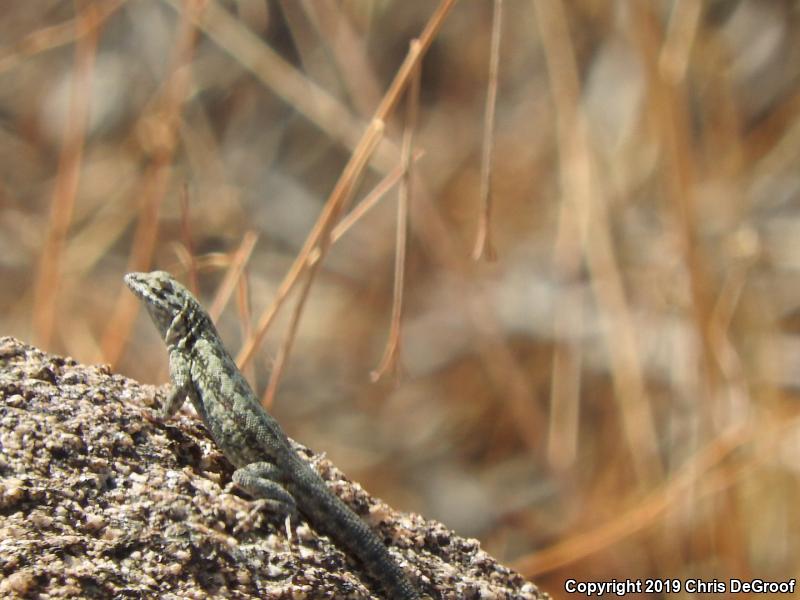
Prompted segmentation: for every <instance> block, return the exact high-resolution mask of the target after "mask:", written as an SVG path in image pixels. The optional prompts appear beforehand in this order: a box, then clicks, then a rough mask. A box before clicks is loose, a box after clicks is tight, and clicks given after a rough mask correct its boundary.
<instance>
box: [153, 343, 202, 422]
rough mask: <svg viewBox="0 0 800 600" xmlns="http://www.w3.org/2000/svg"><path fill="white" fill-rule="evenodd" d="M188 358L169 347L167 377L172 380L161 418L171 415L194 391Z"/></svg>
mask: <svg viewBox="0 0 800 600" xmlns="http://www.w3.org/2000/svg"><path fill="white" fill-rule="evenodd" d="M190 366H191V365H190V363H189V359H188V358H187V357H186V355H185V354H183V353H181V352H180V351H178V350H177V349H174V348H171V349H170V352H169V378H170V380H171V382H172V385H171V386H170V391H169V395H168V396H167V401H166V402H165V403H164V405H163V406H162V407H161V410H160V413H161V417H162V418H163V419H168V418H170V417H171V416H173V415H174V414H175V413H176V412H178V410H179V409H180V407H181V406H183V403H184V402H186V399H187V398H188V397H189V396H190V395H191V394H192V393H194V387H193V385H192V377H191V373H190Z"/></svg>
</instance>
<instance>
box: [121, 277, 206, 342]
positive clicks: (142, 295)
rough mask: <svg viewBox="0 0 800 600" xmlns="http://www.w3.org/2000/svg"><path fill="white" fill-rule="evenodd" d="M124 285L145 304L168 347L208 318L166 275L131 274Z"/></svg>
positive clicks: (186, 291)
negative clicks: (193, 326)
mask: <svg viewBox="0 0 800 600" xmlns="http://www.w3.org/2000/svg"><path fill="white" fill-rule="evenodd" d="M125 285H127V286H128V287H129V288H130V290H131V291H132V292H133V293H134V294H135V295H136V296H137V297H138V298H139V299H140V300H142V301H143V302H144V305H145V307H146V308H147V312H148V313H150V318H151V319H152V320H153V323H155V326H156V328H157V329H158V331H159V333H161V336H162V337H163V338H164V340H165V341H166V342H167V343H170V342H172V341H174V340H177V339H179V338H181V337H183V336H184V335H186V334H187V333H188V332H189V331H190V330H191V329H192V322H193V321H194V320H196V319H198V318H200V319H202V318H204V317H205V311H203V309H202V308H201V306H200V304H199V303H198V302H197V300H195V299H194V296H192V294H191V293H190V292H189V290H187V289H186V288H185V287H183V286H182V285H181V284H180V283H178V282H177V281H176V280H175V279H174V278H173V277H172V275H170V274H169V273H167V272H166V271H152V272H151V273H128V274H127V275H125Z"/></svg>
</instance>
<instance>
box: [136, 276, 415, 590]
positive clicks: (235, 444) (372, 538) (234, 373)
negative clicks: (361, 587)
mask: <svg viewBox="0 0 800 600" xmlns="http://www.w3.org/2000/svg"><path fill="white" fill-rule="evenodd" d="M124 281H125V284H126V285H127V286H128V287H129V288H130V290H131V291H132V292H133V293H134V295H135V296H137V297H138V298H139V299H140V300H141V301H142V302H143V304H144V306H145V307H146V309H147V312H148V313H149V314H150V317H151V319H152V321H153V323H154V324H155V326H156V328H157V329H158V331H159V333H160V334H161V337H162V338H163V340H164V343H165V344H166V346H167V350H168V353H169V373H170V380H171V385H170V391H169V393H168V395H167V398H166V402H165V403H164V404H163V406H162V407H161V410H160V416H161V418H164V419H167V418H169V417H171V416H173V415H174V414H175V413H176V412H177V411H178V410H179V409H180V407H181V406H182V405H183V403H184V402H185V400H186V399H187V398H188V399H189V400H190V401H191V402H192V404H193V405H194V408H195V410H196V411H197V414H198V415H199V416H200V418H201V419H202V421H203V423H204V425H205V427H206V429H207V430H208V431H209V433H210V434H211V437H212V438H213V439H214V441H215V442H216V444H217V445H218V446H219V448H220V449H221V450H222V452H223V454H224V455H225V457H226V458H227V459H228V460H229V461H230V462H231V463H232V464H233V465H234V466H235V467H236V470H235V471H234V473H233V481H234V483H235V484H236V485H237V486H239V487H240V488H241V489H243V490H244V491H246V492H247V493H248V494H250V495H251V496H253V497H254V498H258V499H262V500H263V501H264V503H266V504H268V505H269V506H270V507H271V508H273V509H274V510H276V511H279V512H281V513H282V514H285V515H288V516H289V518H291V516H296V515H297V514H298V511H299V513H300V514H302V515H303V516H304V517H305V518H306V519H307V520H308V522H309V523H310V524H311V525H312V526H313V527H314V528H315V529H316V530H318V531H320V532H322V533H325V534H327V535H328V536H329V537H330V538H331V539H332V540H333V542H334V543H335V544H336V545H337V546H339V547H340V548H342V549H343V550H345V552H346V553H349V554H350V555H352V556H355V557H356V558H357V559H358V560H359V561H360V562H361V564H363V565H364V567H365V568H366V571H367V572H368V573H369V574H370V575H372V577H373V578H374V579H376V580H377V581H378V582H380V584H381V585H382V586H383V588H384V589H385V591H386V592H387V593H388V594H389V597H390V598H392V599H397V600H420V595H419V593H418V591H417V590H416V589H415V587H414V586H413V585H412V584H411V582H410V580H409V579H408V577H407V576H406V574H405V572H404V571H403V569H402V568H401V567H400V565H399V564H398V563H397V561H396V560H395V559H394V558H393V557H392V555H391V554H390V553H389V551H388V549H387V548H386V546H385V545H384V543H383V541H382V540H381V539H380V538H379V537H378V536H377V535H376V534H375V532H373V531H372V529H370V528H369V527H368V526H367V524H366V523H365V522H364V521H362V520H361V518H360V517H359V516H358V515H357V514H356V513H355V512H353V511H352V510H351V509H350V508H349V507H348V506H347V505H346V504H345V503H344V502H342V500H341V499H339V497H338V496H336V495H335V494H333V493H332V492H331V491H330V490H329V489H328V487H327V486H326V484H325V482H324V481H323V479H322V478H321V477H320V476H319V475H318V474H317V472H316V471H315V470H314V469H312V468H311V466H310V465H309V464H308V463H307V462H306V461H305V460H304V459H303V458H301V457H300V455H298V454H297V452H296V451H295V450H294V449H293V448H292V446H291V444H290V442H289V438H288V437H287V436H286V434H285V433H284V432H283V429H282V428H281V426H280V425H279V424H278V422H277V421H276V420H275V419H274V418H273V417H272V416H271V415H270V414H269V413H268V412H267V411H266V410H265V409H264V407H262V406H261V404H260V403H259V401H258V399H257V398H256V396H255V394H254V393H253V390H252V388H251V387H250V384H249V383H248V382H247V380H246V379H245V378H244V376H243V375H242V374H241V372H240V371H239V369H238V368H237V366H236V363H235V362H234V360H233V358H232V357H231V355H230V354H229V353H228V351H227V350H226V349H225V346H224V345H223V343H222V340H221V338H220V336H219V334H218V333H217V329H216V327H215V326H214V324H213V323H212V321H211V317H209V315H208V313H207V312H206V311H205V309H203V307H202V306H201V305H200V303H199V302H198V301H197V299H195V297H194V296H193V295H192V294H191V292H189V290H187V289H186V288H185V287H184V286H183V285H181V284H180V283H179V282H178V281H176V280H175V279H174V278H173V277H172V276H171V275H170V274H169V273H167V272H166V271H153V272H150V273H128V274H127V275H125V278H124Z"/></svg>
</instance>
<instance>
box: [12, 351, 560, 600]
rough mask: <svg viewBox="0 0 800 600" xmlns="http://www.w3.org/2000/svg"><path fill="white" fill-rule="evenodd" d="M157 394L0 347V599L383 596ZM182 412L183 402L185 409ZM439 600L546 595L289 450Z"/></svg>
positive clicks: (470, 546)
mask: <svg viewBox="0 0 800 600" xmlns="http://www.w3.org/2000/svg"><path fill="white" fill-rule="evenodd" d="M162 399H163V394H162V392H161V391H160V390H159V388H155V387H153V386H145V385H141V384H139V383H137V382H135V381H133V380H131V379H127V378H125V377H122V376H120V375H115V374H112V373H111V372H110V369H109V368H108V367H105V366H85V365H81V364H78V363H77V362H75V361H74V360H72V359H69V358H62V357H58V356H51V355H48V354H45V353H43V352H41V351H40V350H37V349H36V348H32V347H30V346H27V345H25V344H23V343H21V342H19V341H18V340H16V339H14V338H8V337H6V338H0V596H2V597H3V598H39V597H48V598H156V597H157V598H163V599H173V598H175V599H177V598H198V599H199V598H269V599H276V600H278V599H284V598H285V599H289V598H292V599H297V598H305V599H316V598H359V599H364V598H379V597H380V596H378V595H376V594H379V593H380V589H379V587H378V586H377V584H376V583H375V582H373V581H371V580H370V579H369V577H368V576H367V575H366V574H365V573H364V572H363V571H362V569H360V567H359V565H358V563H357V562H355V561H353V560H351V559H350V558H349V557H347V556H346V555H345V554H343V553H342V552H341V551H340V550H339V549H338V548H336V546H334V545H333V544H332V543H331V542H330V541H329V540H328V538H326V537H324V536H320V535H318V534H317V533H316V532H315V531H314V530H313V529H312V528H311V527H310V526H309V525H308V524H307V523H306V522H304V521H302V520H301V521H299V522H291V523H288V524H287V523H285V522H284V521H283V520H282V519H280V518H277V517H276V516H274V515H270V514H269V513H268V512H266V511H264V510H261V508H262V505H261V503H259V502H258V501H255V502H254V501H252V500H249V499H247V498H245V497H244V495H240V492H239V491H238V490H237V489H235V488H234V487H233V486H231V485H230V481H231V474H232V472H233V468H232V466H231V465H230V464H229V463H228V461H227V460H226V459H225V458H224V456H223V455H222V454H221V452H220V451H219V450H218V449H217V448H216V446H215V445H214V442H213V440H212V439H211V438H210V437H209V436H208V435H207V434H206V432H205V429H204V428H203V426H202V423H201V422H200V421H199V420H198V419H197V418H196V417H195V416H194V415H193V414H191V412H190V410H191V409H184V410H182V411H181V412H179V414H178V415H176V417H175V418H173V419H171V420H169V421H167V422H161V421H159V420H158V419H157V418H156V417H155V413H154V408H155V406H156V403H157V402H160V401H161V400H162ZM187 405H188V403H187ZM297 448H298V451H300V452H302V453H304V454H305V455H306V456H307V457H308V458H310V459H311V461H312V463H313V465H314V467H315V468H316V469H317V470H318V471H319V473H320V474H321V475H322V477H323V479H325V480H326V482H327V483H328V484H329V485H330V487H331V488H332V489H333V490H334V491H335V493H337V494H338V495H339V496H340V497H341V498H342V499H343V500H344V501H345V502H346V503H347V504H349V505H350V506H351V507H352V508H353V509H354V510H355V511H356V512H357V513H358V514H360V515H361V516H362V517H363V518H365V519H366V520H367V521H368V522H370V523H371V524H372V525H373V526H374V527H377V528H378V529H379V530H380V532H381V533H382V534H383V536H384V538H385V539H386V540H387V541H391V544H392V551H393V554H394V555H395V556H396V557H397V558H398V560H400V561H401V562H402V564H403V565H404V567H405V568H406V569H407V571H408V572H409V574H410V577H411V579H412V580H413V581H414V582H415V583H416V585H417V586H418V587H419V588H420V590H421V591H422V592H424V593H426V594H429V595H431V596H432V597H433V598H453V599H462V598H464V599H469V598H492V599H495V598H496V599H530V600H536V599H540V598H547V595H546V594H544V593H542V592H540V591H539V590H537V588H536V587H535V586H534V585H533V584H531V583H529V582H526V581H525V580H524V579H523V578H522V577H520V576H519V575H518V574H516V573H514V572H512V571H511V570H509V569H507V568H506V567H503V566H502V565H500V564H498V563H497V561H495V560H494V559H493V558H491V557H490V556H489V555H487V554H486V553H485V552H483V551H482V550H481V549H480V546H479V544H478V542H477V541H475V540H469V539H462V538H459V537H458V536H456V535H455V534H454V533H453V532H452V531H449V530H448V529H446V528H445V527H444V526H443V525H441V524H440V523H437V522H435V521H426V520H424V519H423V518H422V517H420V516H418V515H414V514H402V513H398V512H396V511H394V510H392V509H391V508H390V507H389V506H387V505H386V504H384V503H383V502H381V501H380V500H377V499H374V498H371V497H370V496H369V495H368V494H367V493H366V492H364V490H362V489H361V487H360V486H359V485H358V484H357V483H354V482H351V481H349V480H348V479H346V478H345V477H344V476H343V475H342V473H341V472H339V471H338V470H337V469H336V468H335V467H334V466H333V465H332V464H331V463H330V462H329V461H327V460H325V459H324V458H322V457H320V456H317V455H313V454H311V453H310V451H308V449H306V448H304V447H303V446H300V445H297Z"/></svg>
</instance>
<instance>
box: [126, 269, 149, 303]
mask: <svg viewBox="0 0 800 600" xmlns="http://www.w3.org/2000/svg"><path fill="white" fill-rule="evenodd" d="M142 275H143V273H128V274H127V275H125V277H123V281H124V282H125V285H127V286H128V288H129V289H130V290H131V291H132V292H133V293H134V294H136V295H137V296H138V297H139V298H144V297H145V283H144V278H143V277H142Z"/></svg>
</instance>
